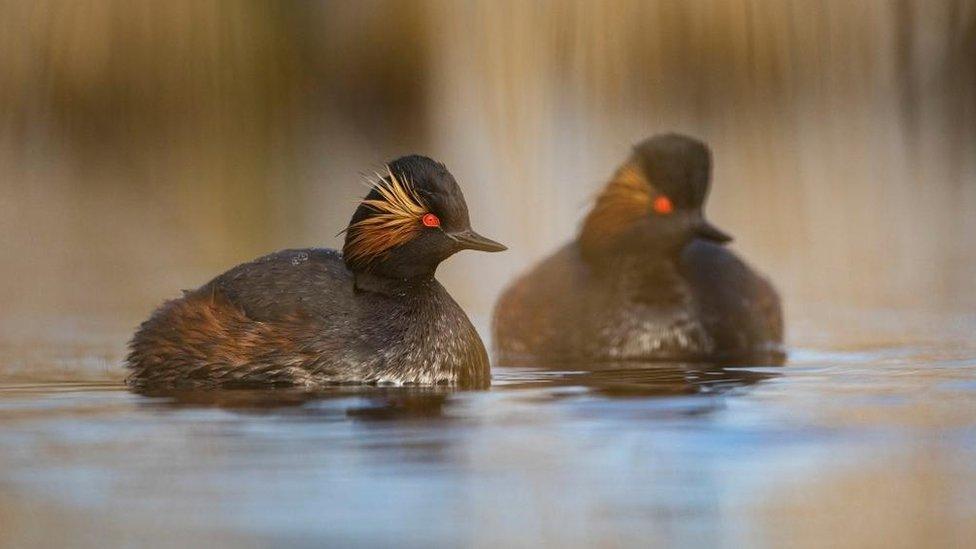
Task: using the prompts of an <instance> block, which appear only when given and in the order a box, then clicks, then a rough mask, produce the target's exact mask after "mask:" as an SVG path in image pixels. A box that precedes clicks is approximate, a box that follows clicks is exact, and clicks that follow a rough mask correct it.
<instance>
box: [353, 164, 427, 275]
mask: <svg viewBox="0 0 976 549" xmlns="http://www.w3.org/2000/svg"><path fill="white" fill-rule="evenodd" d="M387 174H388V175H387V177H381V176H380V175H379V174H377V178H376V180H373V181H371V184H372V187H373V188H374V189H375V190H376V192H377V193H379V195H380V197H381V198H380V199H364V200H363V202H362V203H363V204H365V205H367V206H369V207H370V208H373V209H374V210H375V211H376V214H374V215H371V216H369V217H367V218H366V219H362V220H360V221H357V222H356V223H353V224H352V225H350V226H349V228H348V229H346V230H347V231H349V235H350V238H349V239H348V241H347V242H346V245H345V247H343V250H342V253H343V255H345V256H346V258H348V259H349V260H351V261H355V262H364V263H369V262H370V261H372V260H374V259H376V258H378V257H380V256H381V255H383V254H384V253H385V252H387V251H388V250H390V249H391V248H394V247H396V246H399V245H401V244H403V243H405V242H407V241H408V240H410V239H411V238H413V237H414V236H416V234H417V233H418V232H419V231H421V230H422V229H423V223H422V222H421V219H422V218H423V216H424V214H425V213H427V211H428V210H427V207H426V206H425V205H424V203H423V201H422V200H421V199H420V197H418V196H417V194H416V193H415V192H414V190H413V187H412V186H411V185H410V182H409V181H406V180H404V181H401V180H400V179H399V178H397V176H396V175H395V174H394V173H393V171H392V170H390V168H389V166H387Z"/></svg>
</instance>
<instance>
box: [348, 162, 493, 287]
mask: <svg viewBox="0 0 976 549" xmlns="http://www.w3.org/2000/svg"><path fill="white" fill-rule="evenodd" d="M465 249H468V250H481V251H486V252H500V251H502V250H505V249H506V248H505V246H503V245H502V244H499V243H498V242H495V241H493V240H490V239H488V238H485V237H483V236H481V235H479V234H478V233H476V232H475V231H473V230H472V229H471V222H470V220H469V218H468V207H467V205H466V204H465V202H464V195H463V194H462V193H461V188H460V187H459V186H458V184H457V181H455V180H454V176H453V175H451V173H450V172H449V171H447V168H446V167H444V165H443V164H441V163H439V162H435V161H434V160H431V159H430V158H427V157H426V156H419V155H412V156H404V157H402V158H398V159H396V160H394V161H393V162H390V163H389V164H388V165H387V172H386V174H382V175H378V176H377V179H376V180H375V181H373V188H372V190H370V192H369V194H368V195H367V196H366V198H364V199H363V201H362V203H361V204H360V205H359V207H358V208H357V209H356V212H355V213H354V214H353V216H352V220H351V221H350V222H349V227H348V228H347V229H346V241H345V245H344V246H343V255H344V257H345V261H346V265H347V266H348V267H349V269H350V270H351V271H353V272H368V273H370V274H373V275H379V276H385V277H391V278H413V277H416V276H424V275H432V274H433V273H434V271H435V270H436V269H437V265H438V264H439V263H440V262H441V261H444V260H445V259H447V258H448V257H450V256H451V255H453V254H455V253H457V252H458V251H460V250H465Z"/></svg>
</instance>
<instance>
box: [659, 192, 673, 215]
mask: <svg viewBox="0 0 976 549" xmlns="http://www.w3.org/2000/svg"><path fill="white" fill-rule="evenodd" d="M654 211H655V212H657V213H659V214H662V215H667V214H669V213H671V212H673V211H674V204H672V203H671V199H670V198H668V197H666V196H664V195H663V194H662V195H661V196H659V197H657V198H655V199H654Z"/></svg>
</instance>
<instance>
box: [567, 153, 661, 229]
mask: <svg viewBox="0 0 976 549" xmlns="http://www.w3.org/2000/svg"><path fill="white" fill-rule="evenodd" d="M652 192H653V188H652V187H651V184H650V182H648V181H647V179H646V178H645V177H644V174H643V173H642V172H641V170H640V168H639V167H638V166H636V165H635V164H634V163H633V162H628V163H627V164H624V165H623V166H621V167H620V169H619V170H617V173H615V174H614V176H613V179H611V180H610V183H608V184H607V186H606V188H604V189H603V192H601V193H600V196H599V197H597V200H596V204H595V205H594V206H593V209H592V210H591V211H590V213H589V214H588V215H587V216H586V220H585V221H584V222H583V227H582V230H581V231H580V240H581V242H582V244H583V246H584V247H591V246H599V245H600V243H603V242H608V241H610V240H612V239H613V238H614V237H616V236H617V235H619V234H621V233H623V232H624V231H625V230H626V229H627V228H629V227H630V226H632V225H633V224H634V223H636V222H637V221H639V220H640V219H641V218H643V217H644V216H646V215H648V214H649V213H650V211H651V203H652V199H651V195H652Z"/></svg>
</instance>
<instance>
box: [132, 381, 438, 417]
mask: <svg viewBox="0 0 976 549" xmlns="http://www.w3.org/2000/svg"><path fill="white" fill-rule="evenodd" d="M137 392H138V393H139V394H141V395H142V396H145V397H149V400H145V401H140V406H144V407H147V408H174V409H178V408H219V409H223V410H233V411H235V412H240V413H250V414H260V413H264V412H271V411H274V412H276V413H277V412H281V411H283V410H284V411H286V412H287V410H288V409H296V411H297V412H299V413H301V414H303V415H307V416H309V417H312V416H316V415H318V416H335V415H345V416H346V417H349V418H354V419H360V420H367V421H368V420H394V419H407V418H424V419H431V418H438V417H443V416H444V407H445V405H446V404H447V403H448V398H449V396H450V394H451V392H452V391H451V390H450V389H447V388H443V387H430V388H426V387H374V386H342V387H330V388H323V389H318V390H307V389H294V388H277V389H186V390H139V391H137Z"/></svg>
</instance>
